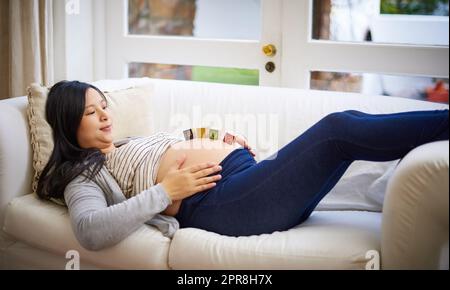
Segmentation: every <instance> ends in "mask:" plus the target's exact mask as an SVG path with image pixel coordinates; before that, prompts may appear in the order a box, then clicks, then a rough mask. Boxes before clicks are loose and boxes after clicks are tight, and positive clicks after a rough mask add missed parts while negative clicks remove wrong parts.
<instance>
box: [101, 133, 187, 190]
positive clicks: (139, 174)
mask: <svg viewBox="0 0 450 290" xmlns="http://www.w3.org/2000/svg"><path fill="white" fill-rule="evenodd" d="M181 141H184V139H183V138H180V137H176V136H174V135H171V134H169V133H165V132H159V133H156V134H154V135H151V136H148V137H138V138H135V139H132V140H131V141H129V142H128V143H126V144H125V145H122V146H120V147H118V148H116V149H115V150H114V151H112V152H109V153H107V154H105V157H106V162H105V166H106V168H107V169H108V171H109V172H110V173H111V175H112V176H113V177H114V178H115V179H116V181H117V183H118V184H119V186H120V188H121V189H122V191H123V193H124V194H125V196H126V197H127V198H130V197H133V196H135V195H136V194H138V193H141V192H142V191H144V190H146V189H148V188H150V187H152V186H154V185H155V183H156V177H157V174H158V169H159V163H160V161H161V157H162V156H163V154H164V153H165V152H166V150H167V149H168V148H169V146H170V145H172V144H175V143H178V142H181Z"/></svg>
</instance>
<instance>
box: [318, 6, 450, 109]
mask: <svg viewBox="0 0 450 290" xmlns="http://www.w3.org/2000/svg"><path fill="white" fill-rule="evenodd" d="M448 10H449V3H448V0H430V1H416V0H373V1H359V0H323V1H322V0H320V1H313V14H314V15H313V24H312V38H313V39H314V40H319V41H333V42H334V43H336V42H338V43H342V44H345V43H349V44H350V43H362V44H366V45H372V44H387V45H392V46H391V47H392V49H389V46H386V48H387V49H386V52H385V59H380V60H379V61H380V63H383V64H385V66H388V65H389V63H394V64H397V65H398V67H401V66H403V67H408V66H409V64H410V63H413V62H416V61H417V57H414V56H413V53H412V51H411V50H412V49H417V48H418V47H419V46H421V45H423V46H428V47H430V46H434V47H436V48H437V47H445V48H447V53H448V43H449V40H448V21H449V17H448V14H449V12H448ZM395 44H400V45H412V47H411V48H410V49H409V48H408V47H407V46H397V47H395V46H394V45H395ZM336 47H338V46H336ZM365 49H366V50H367V51H368V53H367V55H366V56H365V58H366V60H364V59H361V58H360V59H359V61H361V62H363V63H368V62H370V61H371V60H370V58H372V57H373V55H371V54H370V53H369V51H370V50H373V51H376V50H377V49H376V46H373V47H370V46H367V47H365ZM430 49H431V47H430ZM394 51H396V52H395V54H397V57H393V58H391V59H390V60H388V58H389V54H391V55H395V54H394ZM361 56H362V57H364V56H363V55H361ZM380 56H381V55H380ZM336 57H337V56H336ZM429 57H430V59H433V58H435V59H436V60H434V61H435V66H436V68H439V67H445V65H443V62H446V61H448V54H447V56H444V55H442V56H441V59H442V63H439V61H438V60H439V54H438V53H436V54H432V53H431V50H430V54H429ZM354 59H355V60H356V59H357V55H356V54H355V55H354ZM349 61H350V62H352V60H351V59H350V60H349ZM342 68H343V67H342ZM348 71H356V70H355V69H349V70H348ZM358 71H364V69H360V70H358ZM378 71H383V68H381V69H380V70H378ZM417 74H418V73H413V74H411V75H404V74H401V73H400V74H399V73H398V72H394V73H392V74H386V73H378V72H377V71H372V72H368V73H349V72H339V70H326V69H325V70H311V72H310V86H311V88H312V89H321V90H331V91H350V92H362V93H366V94H371V95H376V94H384V95H394V96H401V97H405V98H414V99H422V100H430V101H439V102H444V103H448V73H446V74H447V77H444V78H436V77H420V76H416V75H417ZM394 84H395V85H394ZM436 91H438V92H440V93H438V92H436ZM445 92H447V96H445ZM439 94H440V95H441V97H436V96H438V95H439Z"/></svg>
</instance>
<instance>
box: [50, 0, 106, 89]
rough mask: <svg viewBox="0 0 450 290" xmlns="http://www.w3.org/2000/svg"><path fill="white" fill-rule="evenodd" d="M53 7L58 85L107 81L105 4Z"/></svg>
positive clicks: (71, 0) (88, 0)
mask: <svg viewBox="0 0 450 290" xmlns="http://www.w3.org/2000/svg"><path fill="white" fill-rule="evenodd" d="M53 3H54V13H55V21H54V34H55V38H54V51H55V81H60V80H63V79H67V80H80V81H85V82H92V81H95V80H98V79H102V78H104V76H105V68H104V67H105V58H104V56H105V46H106V45H105V43H106V41H105V32H104V31H105V25H104V23H105V20H104V13H103V12H104V9H103V8H102V7H104V6H102V5H104V1H103V0H65V1H61V0H58V1H54V2H53ZM94 11H96V13H95V15H94Z"/></svg>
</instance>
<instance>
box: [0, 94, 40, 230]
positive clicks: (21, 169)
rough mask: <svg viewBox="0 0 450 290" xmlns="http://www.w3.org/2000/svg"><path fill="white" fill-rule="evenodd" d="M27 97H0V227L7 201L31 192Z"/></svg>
mask: <svg viewBox="0 0 450 290" xmlns="http://www.w3.org/2000/svg"><path fill="white" fill-rule="evenodd" d="M27 105H28V101H27V97H18V98H12V99H8V100H2V101H0V228H1V225H3V218H4V215H5V209H6V206H7V204H8V203H9V202H10V201H11V200H12V199H14V198H15V197H18V196H22V195H24V194H29V193H30V192H31V178H32V176H33V166H32V151H31V145H30V137H29V128H28V122H27V116H26V109H27Z"/></svg>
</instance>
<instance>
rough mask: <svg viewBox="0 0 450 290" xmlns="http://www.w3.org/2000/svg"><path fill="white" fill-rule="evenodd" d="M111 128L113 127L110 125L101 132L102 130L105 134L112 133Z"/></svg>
mask: <svg viewBox="0 0 450 290" xmlns="http://www.w3.org/2000/svg"><path fill="white" fill-rule="evenodd" d="M111 128H112V125H109V126H106V127H103V128H101V129H100V130H102V131H103V132H111Z"/></svg>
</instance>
